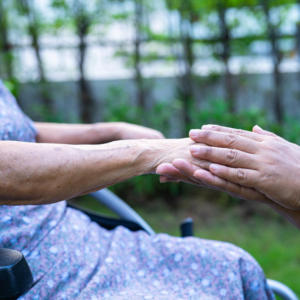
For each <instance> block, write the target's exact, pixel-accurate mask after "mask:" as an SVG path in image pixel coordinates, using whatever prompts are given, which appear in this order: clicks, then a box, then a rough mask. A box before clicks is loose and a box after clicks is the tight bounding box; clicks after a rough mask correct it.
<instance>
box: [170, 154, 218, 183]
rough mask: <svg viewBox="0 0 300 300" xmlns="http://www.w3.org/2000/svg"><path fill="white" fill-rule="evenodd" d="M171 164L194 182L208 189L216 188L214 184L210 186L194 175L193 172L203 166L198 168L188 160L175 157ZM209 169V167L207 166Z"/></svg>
mask: <svg viewBox="0 0 300 300" xmlns="http://www.w3.org/2000/svg"><path fill="white" fill-rule="evenodd" d="M173 166H174V167H175V168H176V169H178V170H179V171H180V172H181V173H182V174H184V175H185V176H186V177H187V178H189V179H190V180H191V181H194V182H196V183H197V184H198V185H201V186H205V187H207V188H210V189H217V188H216V187H214V186H210V185H208V184H207V183H205V182H203V181H201V180H200V179H198V178H196V177H195V176H194V173H195V172H196V171H198V170H203V168H201V167H200V168H199V167H198V166H196V165H193V164H191V163H189V162H188V161H186V160H184V159H175V160H173ZM207 170H209V168H207Z"/></svg>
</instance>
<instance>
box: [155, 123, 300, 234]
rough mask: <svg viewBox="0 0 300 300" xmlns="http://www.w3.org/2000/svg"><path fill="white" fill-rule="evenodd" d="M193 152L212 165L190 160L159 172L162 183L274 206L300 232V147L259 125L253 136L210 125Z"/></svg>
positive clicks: (195, 133) (199, 133)
mask: <svg viewBox="0 0 300 300" xmlns="http://www.w3.org/2000/svg"><path fill="white" fill-rule="evenodd" d="M190 138H191V139H193V140H194V141H195V142H198V143H204V144H206V145H207V146H199V145H195V146H194V145H193V146H192V147H191V154H192V155H193V156H194V157H196V158H198V159H200V160H205V161H207V166H208V167H206V168H204V169H202V168H199V167H198V166H195V165H193V164H191V163H189V162H187V161H186V160H182V159H176V160H174V161H173V163H172V165H170V164H164V165H161V166H159V167H158V168H157V172H158V173H159V174H162V176H161V181H162V182H167V181H175V180H181V181H185V182H189V183H193V184H198V183H200V182H201V183H202V184H205V185H206V186H207V187H210V188H215V189H219V190H221V191H224V192H227V193H228V194H231V195H232V196H234V197H236V198H241V199H245V200H254V201H259V202H264V203H267V204H269V205H270V206H271V207H272V208H273V209H274V210H275V211H277V212H278V213H280V214H282V215H284V216H285V217H286V218H287V219H288V220H289V221H291V222H292V223H293V224H294V225H295V226H297V227H298V228H300V184H299V179H300V147H299V146H298V145H295V144H292V143H289V142H287V141H286V140H284V139H282V138H280V137H278V136H276V135H275V134H273V133H271V132H268V131H265V130H263V129H261V128H260V127H258V126H255V127H254V128H253V132H248V131H243V130H236V129H231V128H226V127H221V126H215V125H207V126H203V127H202V130H192V131H191V132H190Z"/></svg>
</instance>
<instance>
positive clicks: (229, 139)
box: [225, 134, 238, 146]
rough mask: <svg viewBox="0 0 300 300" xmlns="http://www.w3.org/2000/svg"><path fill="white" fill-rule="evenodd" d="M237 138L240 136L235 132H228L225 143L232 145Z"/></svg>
mask: <svg viewBox="0 0 300 300" xmlns="http://www.w3.org/2000/svg"><path fill="white" fill-rule="evenodd" d="M237 138H238V136H237V135H235V134H226V135H225V143H226V144H227V145H229V146H230V145H232V144H234V143H235V142H236V140H237Z"/></svg>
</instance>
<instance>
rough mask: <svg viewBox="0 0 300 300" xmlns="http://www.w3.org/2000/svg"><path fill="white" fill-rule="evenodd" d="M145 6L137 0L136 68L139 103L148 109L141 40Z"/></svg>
mask: <svg viewBox="0 0 300 300" xmlns="http://www.w3.org/2000/svg"><path fill="white" fill-rule="evenodd" d="M142 23H143V6H142V0H135V43H134V70H135V82H136V88H137V95H136V97H137V103H138V105H139V107H140V108H142V109H143V110H146V91H145V86H144V79H143V76H142V71H141V49H140V46H141V40H142Z"/></svg>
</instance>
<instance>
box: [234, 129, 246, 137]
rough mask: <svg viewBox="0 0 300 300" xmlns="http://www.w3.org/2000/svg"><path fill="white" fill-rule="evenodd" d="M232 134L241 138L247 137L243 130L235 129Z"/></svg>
mask: <svg viewBox="0 0 300 300" xmlns="http://www.w3.org/2000/svg"><path fill="white" fill-rule="evenodd" d="M232 133H233V134H235V135H240V136H245V135H246V132H245V131H244V130H242V129H234V130H233V131H232Z"/></svg>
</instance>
